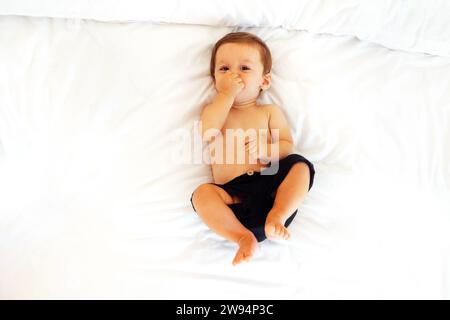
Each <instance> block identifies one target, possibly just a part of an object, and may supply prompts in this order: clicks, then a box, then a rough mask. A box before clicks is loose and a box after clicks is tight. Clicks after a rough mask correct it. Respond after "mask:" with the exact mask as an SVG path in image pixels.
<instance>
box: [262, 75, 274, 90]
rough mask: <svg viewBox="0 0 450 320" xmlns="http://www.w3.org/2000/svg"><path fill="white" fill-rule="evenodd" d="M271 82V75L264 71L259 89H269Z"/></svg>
mask: <svg viewBox="0 0 450 320" xmlns="http://www.w3.org/2000/svg"><path fill="white" fill-rule="evenodd" d="M271 83H272V75H271V74H270V72H269V73H266V74H265V75H264V76H263V81H262V84H261V89H262V90H267V89H269V88H270V85H271Z"/></svg>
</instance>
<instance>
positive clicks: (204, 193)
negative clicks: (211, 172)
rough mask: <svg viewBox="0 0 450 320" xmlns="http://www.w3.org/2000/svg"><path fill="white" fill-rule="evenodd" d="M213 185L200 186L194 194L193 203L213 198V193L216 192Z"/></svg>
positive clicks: (204, 184)
mask: <svg viewBox="0 0 450 320" xmlns="http://www.w3.org/2000/svg"><path fill="white" fill-rule="evenodd" d="M213 188H214V187H213V185H211V184H210V183H203V184H201V185H199V186H198V187H197V188H196V189H195V190H194V192H193V194H192V202H194V204H195V203H196V202H201V201H202V200H204V199H207V198H209V197H211V192H214V189H213Z"/></svg>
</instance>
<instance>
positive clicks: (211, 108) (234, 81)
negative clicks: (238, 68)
mask: <svg viewBox="0 0 450 320" xmlns="http://www.w3.org/2000/svg"><path fill="white" fill-rule="evenodd" d="M243 88H244V83H243V82H242V79H241V78H239V76H238V75H237V74H234V73H231V72H226V73H225V74H223V75H221V77H220V79H217V84H216V89H217V95H216V97H215V98H214V100H213V102H212V103H210V104H208V105H206V106H205V108H204V109H203V111H202V115H201V117H200V120H201V124H202V138H203V140H204V141H207V142H211V140H212V138H213V137H214V136H216V135H217V134H218V133H219V132H220V130H221V129H222V128H223V125H224V124H225V121H226V119H227V116H228V112H229V111H230V109H231V107H232V106H233V103H234V99H235V97H236V95H237V94H238V93H239V92H240V91H242V89H243ZM209 129H215V130H209Z"/></svg>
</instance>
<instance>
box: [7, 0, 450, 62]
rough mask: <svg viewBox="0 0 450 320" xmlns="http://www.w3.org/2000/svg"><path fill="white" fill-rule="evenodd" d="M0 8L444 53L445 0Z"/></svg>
mask: <svg viewBox="0 0 450 320" xmlns="http://www.w3.org/2000/svg"><path fill="white" fill-rule="evenodd" d="M0 14H3V15H26V16H38V17H57V18H78V19H80V18H81V19H95V20H100V21H113V22H114V21H115V22H119V21H122V22H124V21H125V22H126V21H153V22H161V23H183V24H201V25H209V26H218V27H223V26H228V27H234V26H242V27H272V28H276V27H282V28H284V29H288V30H306V31H310V32H314V33H327V34H333V35H351V36H354V37H357V38H359V39H362V40H365V41H369V42H373V43H377V44H381V45H382V46H385V47H387V48H391V49H396V50H403V51H408V52H422V53H428V54H433V55H441V56H450V18H449V15H450V2H449V1H447V0H433V1H429V0H408V1H404V0H377V1H372V0H339V1H336V0H245V1H242V0H228V1H223V0H191V1H179V0H165V1H148V0H114V1H110V0H94V1H93V0H78V1H72V0H40V1H29V0H1V1H0Z"/></svg>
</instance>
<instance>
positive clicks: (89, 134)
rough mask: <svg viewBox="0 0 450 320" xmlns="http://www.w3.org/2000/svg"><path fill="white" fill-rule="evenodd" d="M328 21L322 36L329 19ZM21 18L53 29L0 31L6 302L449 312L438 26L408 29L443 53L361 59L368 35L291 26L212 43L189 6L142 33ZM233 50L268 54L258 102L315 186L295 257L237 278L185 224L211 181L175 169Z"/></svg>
mask: <svg viewBox="0 0 450 320" xmlns="http://www.w3.org/2000/svg"><path fill="white" fill-rule="evenodd" d="M138 2H139V1H136V3H138ZM357 2H358V3H361V4H362V3H365V2H364V1H346V3H347V4H351V3H353V4H356V3H357ZM415 2H417V3H419V2H420V1H415ZM14 3H16V4H22V7H21V8H19V9H22V11H16V12H11V8H12V6H13V5H14ZM48 3H52V2H51V1H50V2H48ZM55 3H56V2H53V4H55ZM102 3H103V2H101V1H100V2H96V4H97V5H98V7H99V8H102V7H103V8H105V5H104V3H103V4H102ZM115 3H116V4H117V3H119V4H120V1H118V2H115ZM168 3H169V4H174V2H168ZM217 3H218V2H216V5H217ZM302 3H303V4H304V5H305V6H306V5H312V4H311V3H312V2H311V1H309V2H308V1H305V2H302ZM321 3H322V4H321V6H319V5H318V6H317V12H320V16H326V12H329V11H327V10H331V11H332V12H334V11H333V10H335V6H333V5H331V4H329V3H328V2H327V1H322V2H321ZM388 3H389V4H390V5H391V6H395V1H391V2H388V1H384V4H385V5H387V4H388ZM436 3H441V4H442V5H443V6H444V7H445V4H443V2H441V1H436ZM25 4H26V6H25ZM17 8H18V7H16V9H17ZM27 8H28V12H26V11H23V10H24V9H27ZM30 8H31V9H33V5H32V2H25V1H18V2H13V1H3V2H2V3H1V5H0V13H3V14H27V15H33V16H49V17H22V16H0V195H1V199H0V298H182V299H186V298H192V299H197V298H198V299H200V298H209V299H211V298H213V299H214V298H236V299H242V298H247V299H259V298H264V299H290V298H295V299H298V298H429V299H431V298H438V299H442V298H445V299H448V298H450V280H449V276H450V235H449V234H448V230H449V228H450V200H449V199H450V192H449V190H450V151H449V150H450V129H449V125H450V93H449V92H450V91H449V90H448V88H449V86H450V57H448V55H447V53H448V51H447V49H448V47H446V46H447V45H448V43H447V42H445V41H443V39H444V37H446V35H449V34H450V31H449V30H448V24H445V23H442V24H441V22H443V21H444V20H445V19H441V20H440V19H436V20H433V19H431V18H428V19H426V20H424V21H425V22H423V23H422V24H421V25H417V24H416V22H415V21H416V20H414V19H415V17H414V16H412V17H410V18H408V19H409V20H405V23H404V24H403V25H402V28H405V30H404V31H405V32H406V33H408V32H416V31H417V30H418V29H417V28H416V29H414V28H412V29H411V28H410V23H412V24H413V25H415V26H416V27H420V26H426V27H427V28H428V29H427V30H437V29H439V30H444V31H445V32H440V33H439V35H440V38H439V37H438V38H434V40H435V41H436V42H435V43H434V44H435V45H432V44H431V42H429V41H428V42H426V41H425V40H424V39H427V37H426V33H423V32H418V36H417V37H416V38H415V39H416V40H417V39H418V40H419V41H417V42H414V41H412V43H413V42H414V43H415V44H414V45H413V48H410V49H411V51H421V52H428V53H434V54H436V55H434V56H431V55H429V54H422V53H417V52H406V51H405V50H408V48H409V47H408V45H407V43H406V45H405V42H404V41H405V40H404V39H403V38H402V37H401V36H400V34H398V36H394V34H395V32H394V33H393V35H391V36H392V42H393V43H394V44H397V45H398V46H399V47H395V46H394V48H393V49H396V48H400V49H401V50H392V49H389V48H385V47H383V46H380V45H378V44H375V43H370V42H367V41H360V40H358V39H357V38H356V37H357V36H358V35H357V34H356V33H357V32H358V31H357V30H358V28H359V27H360V29H361V30H362V27H361V26H362V25H363V24H364V23H363V22H360V23H359V24H358V23H355V24H353V27H354V29H353V30H351V32H349V35H348V36H343V35H337V34H336V35H331V34H318V33H316V32H320V30H317V29H314V28H311V30H303V31H302V30H294V29H296V28H289V29H290V30H288V29H287V27H286V26H285V25H283V27H282V28H281V27H279V25H278V23H277V24H276V25H270V23H272V22H273V21H279V20H277V19H280V17H281V16H282V14H283V10H281V9H280V11H274V12H273V13H272V15H273V18H272V19H273V20H267V21H266V22H267V23H268V24H269V25H261V26H258V27H256V28H249V27H248V25H247V24H246V23H243V24H242V25H245V27H240V28H238V27H232V26H231V25H234V24H235V23H234V22H239V21H242V20H239V19H238V18H237V17H236V16H235V15H233V12H234V11H230V10H231V9H230V8H231V7H230V8H225V7H224V8H223V9H224V10H225V12H224V13H223V16H222V20H220V19H218V17H216V16H212V15H211V16H209V17H210V19H211V21H210V22H208V23H207V24H209V25H201V24H203V23H204V22H205V21H203V20H202V17H197V16H195V15H194V16H191V15H189V14H190V13H192V12H198V13H199V14H200V13H201V12H203V11H201V10H198V9H197V10H196V8H195V7H191V8H189V10H187V9H184V11H183V7H182V5H181V4H179V7H176V8H178V10H175V9H174V8H172V9H173V10H174V11H172V12H173V16H172V17H171V18H173V20H171V21H164V20H165V19H166V17H167V15H165V13H164V12H162V13H160V14H159V15H158V16H157V15H156V13H154V14H155V16H154V17H150V16H147V17H146V16H145V15H144V16H143V19H142V20H151V21H142V22H133V23H123V22H121V23H119V22H117V21H115V22H114V21H108V22H99V21H94V20H85V19H79V18H83V16H82V13H86V12H87V11H89V12H94V13H95V11H93V8H96V6H95V5H92V6H90V7H89V6H87V5H86V6H84V7H83V8H84V10H87V11H83V12H81V13H80V12H78V13H77V14H78V15H75V16H72V17H69V18H68V19H65V18H64V19H63V18H53V17H54V16H58V15H57V14H54V12H52V11H51V10H50V7H45V6H44V7H43V8H44V9H46V10H47V11H46V10H44V9H42V8H41V9H40V10H37V9H36V10H31V9H30ZM115 8H118V7H115ZM130 8H134V10H132V11H133V12H134V13H137V12H138V11H139V10H137V8H139V5H135V6H130ZM234 8H235V9H234V10H236V12H238V13H240V14H241V13H242V12H245V11H244V10H243V9H244V8H243V7H237V8H238V9H236V7H234ZM262 8H263V9H261V10H268V8H270V6H269V4H267V6H262ZM377 8H381V7H377ZM417 8H420V7H416V10H417ZM427 8H431V9H433V10H435V12H437V13H439V14H440V15H442V17H443V18H444V17H445V18H447V21H448V18H449V14H448V13H445V10H438V9H439V7H438V6H436V7H433V5H430V6H429V7H427ZM440 8H441V9H442V8H443V7H440ZM141 9H142V7H141ZM431 9H430V10H431ZM130 10H131V9H130ZM305 10H306V9H305V8H304V7H302V5H301V4H299V6H298V7H297V12H302V13H303V14H307V11H305ZM422 11H423V10H422ZM422 11H421V10H417V13H418V14H421V13H422ZM129 12H130V11H126V12H124V13H123V15H122V19H117V20H130V17H131V16H130V15H129V14H128V13H129ZM167 12H169V11H167ZM179 12H184V15H183V14H179V17H185V18H187V17H188V19H190V20H191V21H177V19H176V18H177V17H178V16H177V15H176V14H175V13H179ZM205 12H207V10H205ZM210 12H215V11H214V10H211V11H210ZM267 12H270V11H267ZM277 12H278V13H277ZM305 12H306V13H305ZM398 12H400V11H398ZM119 13H120V11H117V12H115V14H116V16H112V15H110V16H107V15H106V16H102V15H99V14H97V15H94V16H92V15H86V16H84V17H85V18H94V19H96V20H114V19H112V18H117V17H120V14H119ZM147 13H148V14H150V12H147ZM343 14H344V13H343ZM352 14H354V12H353V11H351V10H350V11H348V12H347V14H344V17H347V18H348V20H347V21H352V20H351V17H352ZM51 16H53V17H51ZM205 16H206V14H205ZM149 17H150V18H149ZM223 17H226V18H223ZM102 18H108V19H102ZM109 18H111V19H109ZM131 18H132V17H131ZM134 18H135V17H134ZM144 18H146V19H144ZM169 18H170V16H169ZM234 19H237V20H234ZM261 19H262V18H261ZM261 21H264V20H261ZM299 21H300V20H299ZM301 21H303V20H301ZM340 21H343V20H340ZM156 22H166V23H164V24H160V23H156ZM175 22H183V23H182V24H179V23H175ZM194 23H196V24H194ZM349 23H350V22H349ZM325 25H326V24H325ZM342 25H344V24H342ZM348 25H350V24H348ZM299 29H302V28H299ZM305 29H307V28H305ZM235 30H246V31H250V32H254V33H256V34H258V35H259V36H261V37H262V38H263V39H265V40H266V41H267V43H268V45H269V47H270V48H271V50H272V54H273V61H274V66H273V80H274V81H273V86H272V88H271V89H270V91H269V92H268V93H267V94H266V96H264V97H263V99H262V100H263V101H272V102H275V103H277V104H278V105H279V106H280V107H281V108H282V109H283V110H284V112H285V114H286V116H287V118H288V120H289V122H290V125H291V127H292V129H293V133H294V137H295V143H296V148H297V151H298V152H300V153H301V154H302V155H304V156H305V157H307V158H308V159H310V160H311V161H312V162H313V163H314V165H315V167H316V179H315V185H314V186H313V188H312V189H311V192H310V193H309V194H308V197H307V199H306V200H305V202H304V203H302V204H301V207H300V208H299V211H300V213H301V214H300V215H299V216H298V217H297V218H296V220H295V221H294V222H293V224H292V225H291V227H290V230H291V234H292V236H293V239H292V241H290V242H288V243H281V242H274V241H265V242H264V243H262V245H261V250H260V252H259V254H258V255H257V256H256V257H255V259H254V260H253V261H252V262H251V263H249V264H244V265H241V266H238V267H232V266H231V259H232V257H233V256H234V253H235V250H236V247H235V246H234V245H233V244H230V243H228V242H226V241H225V240H222V239H221V238H220V237H218V236H216V235H215V234H213V233H212V232H211V231H210V230H209V229H208V228H207V227H206V226H204V225H203V223H202V222H201V221H200V220H199V218H198V217H197V216H196V215H195V213H194V211H193V210H192V208H191V206H190V202H189V197H190V194H191V193H192V191H193V190H194V189H195V187H196V186H198V185H199V184H201V183H203V182H207V181H211V179H212V176H211V172H210V169H209V167H208V166H207V165H205V164H195V163H192V161H191V162H188V161H184V162H183V160H189V159H183V158H182V157H179V156H177V155H178V154H179V151H180V150H182V148H183V147H187V146H188V145H189V143H190V139H191V140H192V139H193V138H194V124H195V122H194V121H195V120H198V117H199V115H200V111H201V108H202V105H203V104H204V103H205V102H206V101H207V100H208V99H210V98H211V96H212V95H213V94H214V89H213V87H212V84H211V81H210V78H209V74H208V70H209V65H208V64H209V54H210V50H211V47H212V45H213V44H214V42H215V41H216V40H217V39H219V38H220V37H221V36H222V35H224V34H226V33H227V32H230V31H235ZM414 30H415V31H414ZM422 30H423V29H422ZM344 33H345V32H344ZM386 34H387V33H386V32H384V36H386ZM403 34H405V33H403ZM363 38H364V37H363ZM431 38H432V37H431ZM431 38H429V39H431ZM424 41H425V42H426V43H425V42H424ZM379 43H381V44H382V45H388V44H389V43H383V42H382V41H380V42H379ZM422 48H425V49H424V50H422ZM436 48H441V49H442V50H443V51H435V49H436ZM438 54H440V55H438ZM182 132H188V133H189V134H187V135H186V134H184V135H180V134H181V133H182ZM180 137H181V138H182V139H180ZM191 160H192V159H191Z"/></svg>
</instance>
